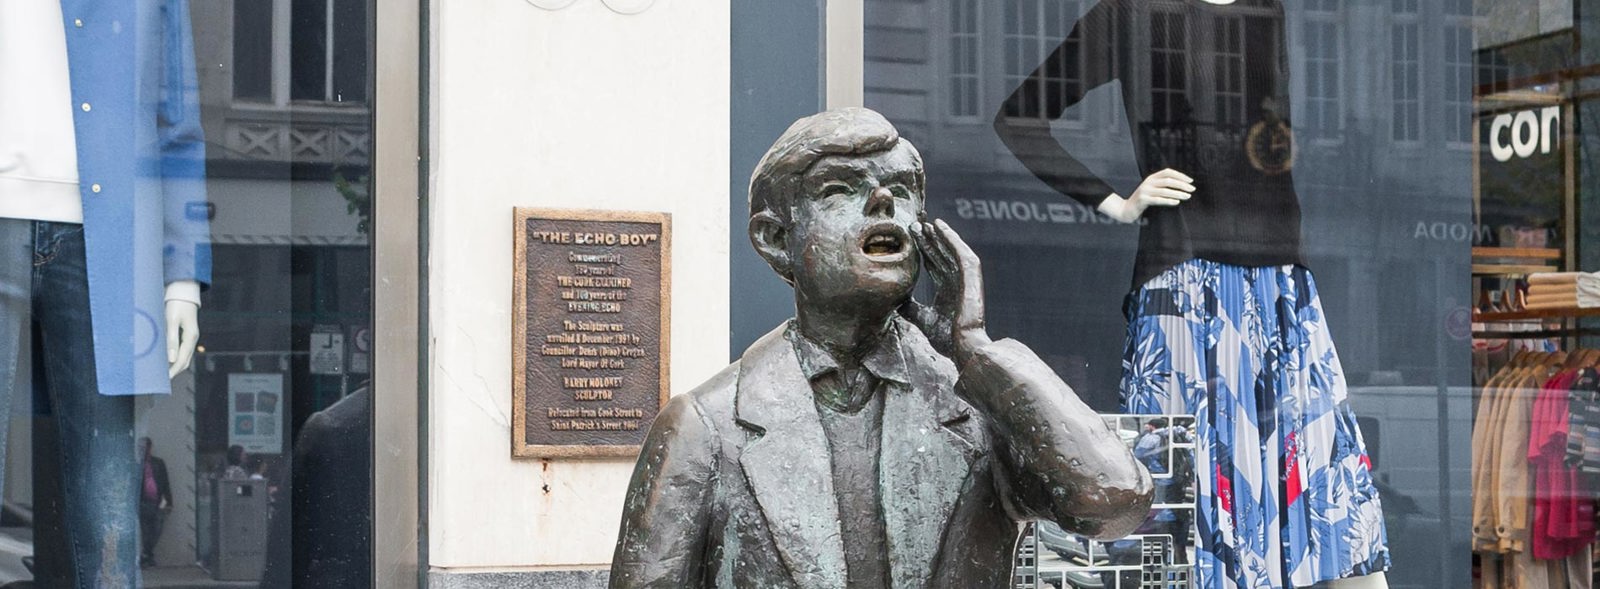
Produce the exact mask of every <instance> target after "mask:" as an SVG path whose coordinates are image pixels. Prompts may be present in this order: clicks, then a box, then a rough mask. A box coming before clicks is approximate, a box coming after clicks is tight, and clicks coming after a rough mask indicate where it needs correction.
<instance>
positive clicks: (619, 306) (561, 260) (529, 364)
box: [512, 208, 672, 457]
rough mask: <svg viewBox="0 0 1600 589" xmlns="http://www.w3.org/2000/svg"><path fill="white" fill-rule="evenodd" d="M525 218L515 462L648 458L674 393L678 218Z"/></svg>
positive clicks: (516, 300) (520, 237)
mask: <svg viewBox="0 0 1600 589" xmlns="http://www.w3.org/2000/svg"><path fill="white" fill-rule="evenodd" d="M515 216H516V225H515V238H514V241H515V247H516V249H515V262H514V266H513V269H512V273H513V275H514V282H515V284H514V287H513V291H514V296H513V299H512V300H513V307H514V308H513V314H514V321H513V328H512V330H513V331H512V338H513V339H512V389H513V391H514V394H515V399H514V401H513V411H514V412H515V417H514V425H513V427H512V453H513V455H515V456H519V457H580V456H626V455H630V454H633V453H636V452H638V448H639V444H641V443H642V442H643V441H644V436H645V434H646V433H647V432H648V431H649V429H650V422H651V421H653V420H654V419H655V417H656V413H657V412H659V411H660V409H661V406H662V405H663V404H664V403H666V400H667V395H668V388H667V367H668V362H667V359H668V342H670V340H671V338H670V336H669V329H668V328H669V325H668V318H669V317H670V312H671V305H670V292H671V288H670V286H671V268H672V264H671V252H672V246H671V233H672V223H671V217H670V216H669V215H667V214H666V213H643V212H620V211H562V210H550V209H525V208H519V209H517V210H516V215H515Z"/></svg>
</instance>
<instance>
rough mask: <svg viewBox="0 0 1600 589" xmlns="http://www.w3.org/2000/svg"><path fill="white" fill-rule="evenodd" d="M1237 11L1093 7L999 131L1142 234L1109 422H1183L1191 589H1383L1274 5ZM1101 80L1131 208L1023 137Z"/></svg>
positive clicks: (1231, 6) (1383, 559)
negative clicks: (1130, 160)
mask: <svg viewBox="0 0 1600 589" xmlns="http://www.w3.org/2000/svg"><path fill="white" fill-rule="evenodd" d="M1245 4H1246V3H1237V2H1235V0H1179V1H1178V2H1176V3H1169V4H1167V5H1165V7H1166V8H1164V9H1163V10H1160V11H1156V10H1153V9H1151V8H1150V7H1149V6H1146V5H1145V3H1144V0H1100V2H1099V3H1098V4H1096V5H1095V6H1094V7H1093V8H1092V9H1091V10H1090V11H1089V13H1088V14H1086V15H1084V16H1083V17H1082V18H1081V19H1079V20H1078V22H1077V23H1075V25H1074V26H1073V29H1072V32H1071V33H1070V34H1069V35H1068V37H1067V41H1066V42H1064V43H1062V44H1061V45H1060V46H1059V47H1057V48H1056V49H1055V50H1054V51H1053V52H1052V53H1051V55H1049V56H1048V57H1047V58H1046V60H1045V62H1044V63H1043V64H1041V65H1040V66H1039V68H1038V69H1037V70H1036V71H1035V72H1034V73H1033V74H1032V75H1031V76H1030V77H1029V78H1027V79H1025V80H1024V81H1023V82H1022V83H1021V84H1020V85H1019V86H1018V88H1017V89H1016V90H1015V91H1014V92H1013V93H1012V95H1011V96H1010V97H1009V98H1008V99H1007V100H1006V102H1005V104H1004V105H1003V106H1002V108H1001V110H1000V112H999V113H998V114H997V116H996V118H995V123H994V125H995V130H996V132H997V133H998V134H999V136H1000V138H1001V140H1002V141H1003V142H1004V143H1005V144H1006V146H1007V147H1008V148H1009V149H1010V150H1011V152H1012V153H1013V154H1014V155H1016V156H1017V158H1018V159H1019V160H1020V161H1021V162H1022V163H1023V164H1024V165H1025V166H1027V167H1028V169H1029V171H1031V172H1032V173H1033V174H1034V175H1035V176H1037V177H1038V178H1039V179H1040V180H1042V181H1044V182H1045V183H1047V184H1049V185H1050V186H1051V188H1053V189H1055V190H1056V191H1057V192H1060V193H1062V194H1064V195H1067V196H1070V197H1072V198H1074V199H1075V200H1078V201H1079V202H1081V203H1082V204H1085V205H1087V206H1092V207H1094V208H1096V209H1097V210H1099V211H1100V212H1102V213H1104V214H1105V215H1107V216H1109V217H1111V218H1113V219H1115V220H1117V221H1120V222H1122V223H1135V222H1142V223H1141V224H1142V227H1141V230H1140V239H1139V253H1138V256H1137V259H1136V264H1135V268H1134V280H1133V285H1132V291H1131V292H1130V294H1129V296H1128V300H1127V303H1126V304H1125V305H1124V309H1125V311H1126V313H1127V315H1128V317H1127V318H1128V341H1127V345H1126V347H1125V352H1124V358H1123V382H1122V399H1123V410H1124V411H1125V412H1128V413H1142V414H1157V415H1165V414H1183V415H1193V416H1195V419H1196V437H1197V442H1198V444H1197V448H1196V464H1197V465H1198V466H1199V467H1198V468H1197V470H1199V471H1200V472H1199V473H1198V475H1199V476H1197V489H1196V491H1197V503H1198V505H1197V508H1198V509H1197V515H1196V524H1197V527H1198V530H1199V536H1200V537H1199V543H1198V545H1197V559H1196V564H1197V567H1196V572H1197V581H1198V586H1199V587H1202V588H1205V589H1233V588H1235V587H1252V588H1254V587H1270V588H1273V589H1278V588H1287V587H1308V586H1311V585H1314V584H1317V583H1323V582H1326V583H1328V585H1329V586H1331V587H1336V588H1338V589H1352V588H1355V589H1385V588H1386V587H1387V585H1388V584H1387V580H1386V578H1385V575H1384V571H1386V570H1387V569H1388V567H1389V552H1388V548H1387V546H1386V544H1387V534H1386V531H1385V530H1384V528H1383V516H1382V507H1381V502H1380V500H1379V497H1378V494H1377V488H1376V486H1375V485H1374V484H1373V482H1372V475H1371V460H1370V458H1369V457H1368V456H1367V453H1366V450H1365V445H1364V443H1363V441H1362V439H1361V434H1360V431H1359V429H1358V428H1357V427H1356V422H1355V416H1354V414H1353V413H1352V412H1351V410H1350V408H1349V404H1348V402H1347V400H1346V399H1347V395H1348V391H1347V388H1346V385H1345V382H1344V379H1343V370H1342V368H1341V367H1340V365H1339V360H1338V355H1337V353H1336V351H1335V350H1334V346H1333V341H1332V338H1331V337H1330V336H1329V335H1328V329H1327V325H1326V323H1325V321H1324V320H1323V313H1322V306H1321V301H1320V299H1319V297H1318V295H1317V291H1316V287H1315V281H1314V279H1313V277H1312V275H1311V272H1310V271H1309V270H1308V269H1307V265H1306V263H1305V260H1304V256H1303V254H1302V253H1301V251H1300V241H1301V236H1300V208H1299V200H1298V196H1297V195H1296V193H1295V186H1294V181H1293V177H1292V168H1293V157H1294V150H1293V135H1292V131H1291V127H1290V125H1289V120H1290V118H1289V113H1288V112H1287V110H1288V109H1287V108H1286V104H1287V100H1286V98H1287V96H1288V95H1289V92H1288V88H1289V85H1288V72H1289V67H1288V65H1289V64H1288V59H1287V57H1286V56H1287V51H1286V50H1285V48H1284V42H1283V39H1284V38H1285V35H1284V32H1283V23H1284V15H1283V8H1282V6H1281V5H1279V3H1278V2H1276V1H1275V0H1265V1H1262V2H1252V3H1248V4H1249V6H1245ZM1141 43H1147V44H1148V46H1143V47H1141V46H1140V45H1139V44H1141ZM1134 64H1139V65H1134ZM1143 66H1148V68H1144V67H1143ZM1064 73H1065V74H1066V76H1067V77H1070V76H1071V74H1072V73H1078V74H1080V76H1079V77H1080V78H1081V80H1082V84H1062V83H1058V82H1057V80H1059V79H1060V78H1062V77H1063V74H1064ZM1112 81H1120V82H1121V90H1122V99H1123V104H1124V106H1125V108H1126V109H1127V115H1128V121H1129V122H1130V124H1131V125H1132V129H1131V130H1132V131H1133V133H1134V136H1135V137H1136V138H1138V139H1136V141H1135V144H1136V148H1137V149H1136V150H1135V151H1136V153H1137V155H1138V165H1139V169H1140V171H1141V175H1142V176H1144V180H1143V181H1142V182H1141V183H1140V184H1139V186H1138V188H1136V189H1135V190H1134V191H1133V192H1132V193H1130V194H1129V196H1127V197H1123V196H1121V195H1120V194H1118V193H1117V191H1115V190H1114V189H1112V188H1111V186H1110V185H1109V184H1107V183H1106V182H1105V181H1103V180H1101V179H1100V178H1099V177H1098V176H1096V175H1095V174H1094V173H1093V172H1091V171H1090V170H1089V169H1088V168H1087V167H1086V166H1084V165H1083V164H1082V163H1081V162H1078V161H1077V160H1076V159H1074V158H1073V157H1072V155H1071V154H1070V153H1068V150H1067V148H1066V147H1064V146H1063V145H1062V144H1061V142H1059V141H1057V140H1056V139H1055V138H1054V137H1052V136H1051V135H1050V131H1049V128H1048V126H1044V125H1038V124H1035V123H1033V121H1037V120H1039V119H1054V118H1057V117H1059V116H1061V114H1062V113H1063V112H1064V111H1066V110H1067V109H1068V108H1071V107H1072V106H1073V105H1075V104H1077V103H1078V102H1079V101H1081V100H1082V99H1083V97H1084V94H1086V93H1087V92H1089V91H1090V90H1092V89H1094V88H1095V87H1097V86H1100V85H1103V84H1107V83H1110V82H1112ZM1047 105H1048V106H1047ZM1024 121H1026V122H1024Z"/></svg>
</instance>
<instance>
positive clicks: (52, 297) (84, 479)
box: [0, 219, 139, 588]
mask: <svg viewBox="0 0 1600 589" xmlns="http://www.w3.org/2000/svg"><path fill="white" fill-rule="evenodd" d="M30 341H31V345H32V351H33V391H32V392H33V398H34V416H35V419H34V448H33V452H34V455H33V465H34V467H33V473H34V474H33V478H34V555H35V577H36V580H37V581H38V585H39V586H41V587H84V588H88V587H94V588H112V587H118V588H122V587H126V588H133V587H138V586H139V566H138V558H139V544H138V529H139V519H138V513H139V502H138V463H137V461H136V460H135V452H134V445H133V398H132V397H110V396H105V395H101V394H100V393H99V391H98V389H97V387H96V384H95V369H94V333H93V330H92V329H91V327H90V323H89V281H88V276H87V270H86V265H85V263H84V248H83V226H81V225H75V224H69V223H50V222H44V221H27V220H18V219H0V416H4V415H6V412H5V411H4V410H3V408H9V407H10V406H11V399H12V394H13V393H15V391H13V390H12V389H13V388H14V387H15V383H16V382H17V378H16V375H17V359H18V358H19V357H20V356H21V351H22V347H21V346H22V345H24V344H25V343H26V342H30ZM7 424H8V420H7V419H0V472H4V461H5V454H4V449H3V448H4V441H5V439H6V438H5V435H6V426H7Z"/></svg>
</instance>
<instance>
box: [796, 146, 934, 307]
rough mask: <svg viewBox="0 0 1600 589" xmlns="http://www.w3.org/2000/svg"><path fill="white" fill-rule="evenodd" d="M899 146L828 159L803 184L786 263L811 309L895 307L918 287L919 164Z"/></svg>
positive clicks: (910, 153)
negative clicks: (914, 233) (816, 305)
mask: <svg viewBox="0 0 1600 589" xmlns="http://www.w3.org/2000/svg"><path fill="white" fill-rule="evenodd" d="M914 153H915V152H914V151H913V150H912V148H911V147H910V145H909V144H908V143H906V142H904V141H902V142H900V143H899V144H898V145H896V146H895V147H894V148H893V149H890V150H887V151H882V152H879V153H876V154H872V155H867V156H828V157H825V158H822V159H821V160H818V161H817V163H816V165H813V166H812V167H811V169H810V170H809V171H807V172H806V175H805V177H804V178H802V179H801V188H800V189H801V193H800V194H799V195H797V197H796V198H795V199H794V202H793V210H792V212H793V215H792V218H791V225H790V237H789V242H788V246H789V259H790V260H792V263H793V266H792V268H793V272H794V283H795V288H796V289H797V290H798V291H799V294H800V296H801V297H802V298H803V299H804V300H806V301H810V302H829V303H832V304H846V305H865V306H866V307H865V308H874V307H879V306H883V305H890V306H889V308H893V305H898V304H899V303H900V302H901V301H903V300H905V298H906V297H907V296H909V295H910V294H911V287H912V286H914V285H915V284H916V282H917V270H918V268H919V264H920V258H919V257H918V254H917V248H916V244H915V243H914V242H913V241H912V239H911V226H912V224H914V223H916V222H917V220H918V219H919V217H920V216H921V213H922V204H923V195H922V193H921V192H920V191H918V189H916V188H915V187H916V186H919V185H921V184H922V183H921V182H919V181H918V180H919V175H920V174H921V173H922V171H921V167H920V165H919V164H918V163H917V160H916V156H915V155H914Z"/></svg>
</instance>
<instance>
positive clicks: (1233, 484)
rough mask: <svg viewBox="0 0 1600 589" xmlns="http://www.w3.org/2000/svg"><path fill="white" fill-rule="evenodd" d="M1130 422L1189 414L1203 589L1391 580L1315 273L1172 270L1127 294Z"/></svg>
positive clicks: (1193, 264)
mask: <svg viewBox="0 0 1600 589" xmlns="http://www.w3.org/2000/svg"><path fill="white" fill-rule="evenodd" d="M1126 312H1127V315H1128V342H1127V349H1126V350H1125V352H1124V354H1123V361H1122V370H1123V377H1122V403H1123V409H1124V410H1125V411H1127V412H1129V413H1139V414H1163V415H1172V414H1188V415H1193V416H1195V441H1196V450H1195V452H1196V456H1195V464H1196V469H1197V470H1198V469H1209V470H1210V471H1211V472H1210V476H1206V474H1205V473H1204V472H1201V473H1197V474H1198V475H1199V476H1196V477H1195V480H1196V481H1197V487H1198V488H1197V489H1196V497H1197V502H1198V506H1197V507H1198V509H1199V514H1198V515H1197V517H1196V518H1195V519H1196V525H1197V528H1198V532H1199V546H1198V547H1197V555H1196V556H1197V558H1196V563H1195V564H1196V576H1197V577H1198V586H1199V587H1201V588H1203V589H1234V588H1250V589H1255V588H1273V589H1275V588H1279V587H1304V586H1308V585H1311V584H1313V583H1317V582H1320V581H1325V580H1329V579H1338V578H1344V577H1351V576H1357V575H1364V574H1368V573H1372V572H1377V571H1383V570H1387V569H1388V568H1389V550H1388V548H1387V546H1386V544H1387V539H1386V534H1385V532H1384V526H1383V509H1382V507H1381V504H1380V502H1379V500H1378V490H1377V488H1376V487H1375V486H1374V485H1373V480H1372V473H1371V468H1372V462H1371V460H1370V459H1369V458H1368V457H1367V451H1366V448H1365V447H1364V445H1363V444H1362V442H1361V432H1360V430H1358V429H1357V428H1356V418H1355V415H1354V414H1353V413H1351V411H1350V405H1349V403H1348V401H1347V400H1346V396H1347V390H1346V387H1345V380H1344V372H1343V369H1341V368H1340V366H1339V356H1338V354H1336V353H1335V351H1334V348H1333V340H1332V339H1330V338H1329V336H1328V328H1327V324H1326V323H1325V322H1324V321H1323V317H1322V303H1321V301H1320V300H1319V299H1318V298H1317V290H1316V284H1315V283H1314V282H1313V281H1312V279H1311V273H1310V272H1308V271H1307V270H1306V269H1304V268H1301V267H1299V266H1277V267H1262V268H1245V267H1240V266H1233V265H1228V264H1219V263H1216V262H1209V261H1205V260H1190V261H1188V262H1185V263H1183V264H1179V265H1178V266H1175V267H1173V268H1171V269H1168V270H1167V271H1166V272H1163V273H1162V274H1161V275H1159V276H1157V277H1155V278H1153V279H1151V280H1150V282H1148V283H1146V284H1145V285H1144V286H1143V287H1142V288H1140V289H1139V291H1138V292H1136V293H1134V294H1133V295H1130V298H1129V300H1128V303H1127V306H1126Z"/></svg>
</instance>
